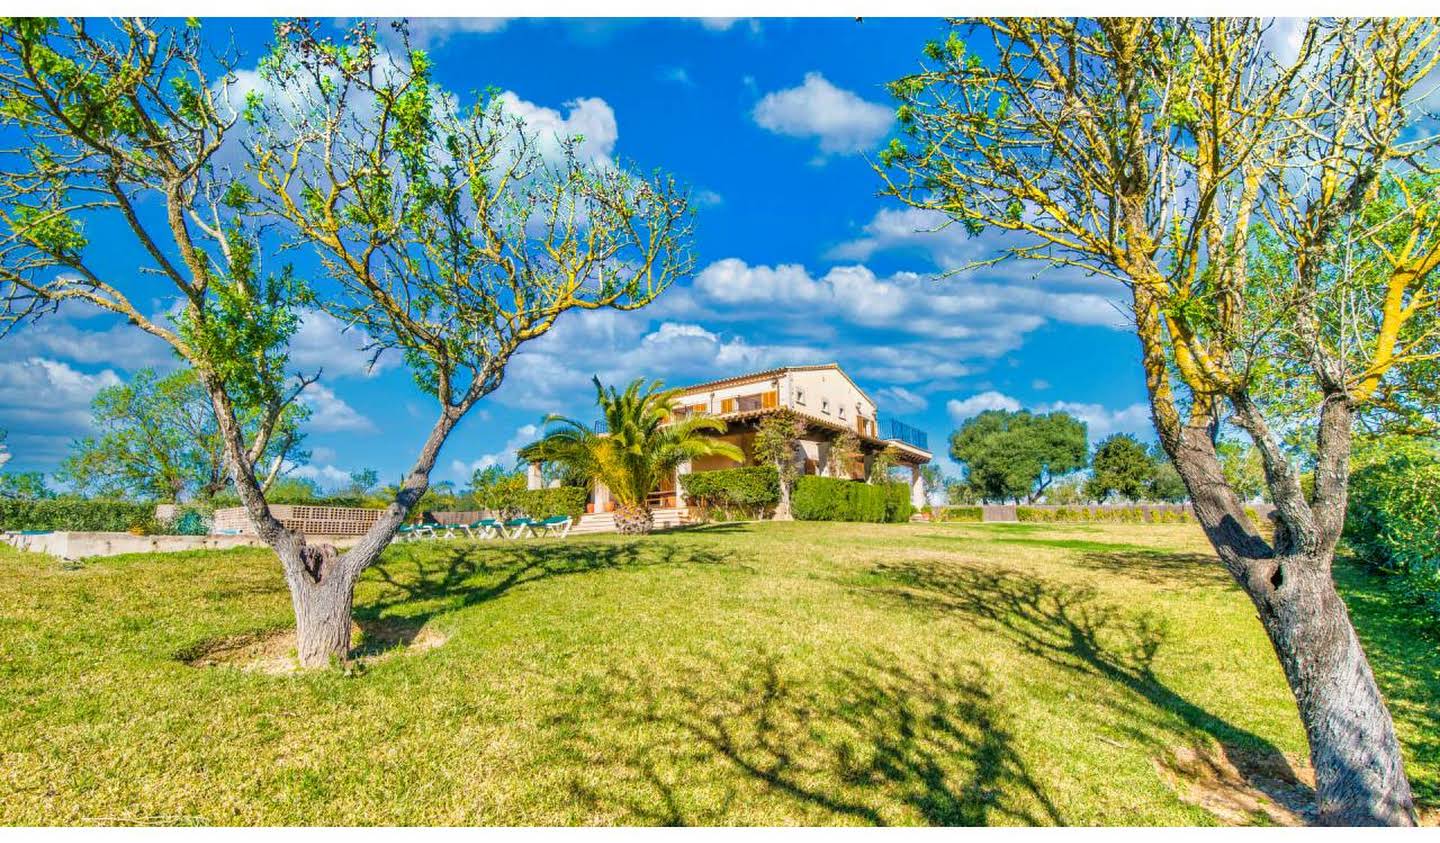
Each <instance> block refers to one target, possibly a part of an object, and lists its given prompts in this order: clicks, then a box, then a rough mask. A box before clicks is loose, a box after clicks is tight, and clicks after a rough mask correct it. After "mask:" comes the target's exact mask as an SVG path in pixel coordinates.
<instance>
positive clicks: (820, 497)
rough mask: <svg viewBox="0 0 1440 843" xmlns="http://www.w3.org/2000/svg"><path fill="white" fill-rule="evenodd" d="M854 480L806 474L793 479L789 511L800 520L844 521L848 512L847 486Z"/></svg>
mask: <svg viewBox="0 0 1440 843" xmlns="http://www.w3.org/2000/svg"><path fill="white" fill-rule="evenodd" d="M854 482H855V481H853V480H843V479H841V478H839V477H816V476H813V475H806V476H804V477H800V478H797V479H796V480H795V488H794V489H793V490H792V491H791V494H790V511H791V512H792V513H793V514H794V515H795V518H796V519H798V520H800V521H844V520H847V519H846V517H845V516H847V515H848V514H849V508H850V503H849V501H850V498H849V487H850V485H851V484H853V483H854Z"/></svg>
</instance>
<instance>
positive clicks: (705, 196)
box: [691, 190, 725, 208]
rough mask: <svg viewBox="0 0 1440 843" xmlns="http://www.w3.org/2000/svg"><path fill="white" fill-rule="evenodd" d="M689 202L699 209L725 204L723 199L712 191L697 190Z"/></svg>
mask: <svg viewBox="0 0 1440 843" xmlns="http://www.w3.org/2000/svg"><path fill="white" fill-rule="evenodd" d="M691 201H692V202H694V203H695V205H696V206H698V207H701V208H714V207H716V206H717V205H723V204H725V197H724V196H721V195H720V194H718V193H716V192H715V191H713V190H697V191H695V195H694V196H692V197H691Z"/></svg>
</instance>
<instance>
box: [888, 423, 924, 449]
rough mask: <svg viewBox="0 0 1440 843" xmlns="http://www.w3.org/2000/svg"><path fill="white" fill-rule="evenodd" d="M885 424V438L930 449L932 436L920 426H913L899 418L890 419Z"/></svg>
mask: <svg viewBox="0 0 1440 843" xmlns="http://www.w3.org/2000/svg"><path fill="white" fill-rule="evenodd" d="M888 421H889V424H887V425H885V438H886V439H895V440H898V441H900V442H904V443H905V444H906V445H914V446H915V447H916V448H919V449H920V450H922V451H928V450H930V436H929V435H928V434H926V433H925V431H923V430H921V429H920V428H918V427H912V426H911V425H908V424H906V423H905V422H902V421H900V420H899V419H889V420H888Z"/></svg>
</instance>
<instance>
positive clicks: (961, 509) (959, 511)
mask: <svg viewBox="0 0 1440 843" xmlns="http://www.w3.org/2000/svg"><path fill="white" fill-rule="evenodd" d="M931 517H932V518H933V520H935V521H974V522H980V521H984V520H985V514H984V511H983V510H981V509H980V507H978V506H937V507H935V509H934V511H933V514H932V516H931Z"/></svg>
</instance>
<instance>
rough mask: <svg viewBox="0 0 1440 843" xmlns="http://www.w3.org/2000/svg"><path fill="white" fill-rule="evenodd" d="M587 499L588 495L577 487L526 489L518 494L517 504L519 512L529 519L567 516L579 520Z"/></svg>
mask: <svg viewBox="0 0 1440 843" xmlns="http://www.w3.org/2000/svg"><path fill="white" fill-rule="evenodd" d="M587 498H589V494H588V493H587V492H586V490H585V489H583V488H581V487H579V486H560V487H558V488H554V489H526V490H525V491H523V492H520V494H519V499H518V501H517V504H518V506H519V507H520V511H521V512H523V513H524V514H525V515H527V516H529V517H531V518H549V517H551V516H554V515H568V516H570V517H571V518H575V519H579V518H580V516H582V515H584V514H585V501H586V499H587Z"/></svg>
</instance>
